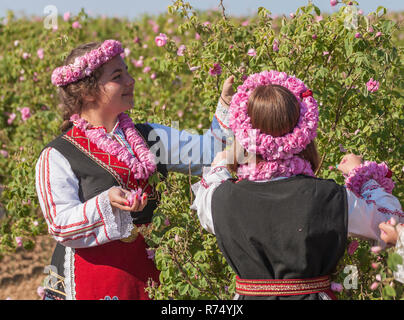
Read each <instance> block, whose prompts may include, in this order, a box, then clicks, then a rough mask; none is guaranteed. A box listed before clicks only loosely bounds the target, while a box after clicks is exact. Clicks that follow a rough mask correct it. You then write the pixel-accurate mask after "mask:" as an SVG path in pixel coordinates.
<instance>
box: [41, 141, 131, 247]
mask: <svg viewBox="0 0 404 320" xmlns="http://www.w3.org/2000/svg"><path fill="white" fill-rule="evenodd" d="M36 190H37V194H38V199H39V203H40V206H41V209H42V212H43V215H44V217H45V219H46V222H47V224H48V231H49V233H50V234H51V235H52V236H53V237H54V238H55V239H56V241H58V242H60V243H62V244H63V245H65V246H68V247H73V248H85V247H92V246H97V245H101V244H103V243H106V242H110V241H113V240H117V239H121V238H125V237H127V236H129V235H130V231H131V229H132V228H133V224H132V219H131V217H130V213H129V212H125V211H121V210H117V209H115V210H114V209H113V208H112V207H111V205H110V202H109V198H108V191H109V190H106V191H104V192H102V193H101V194H99V195H98V196H96V197H94V198H92V199H90V200H88V201H86V202H84V203H83V202H81V201H80V199H79V194H78V190H79V182H78V180H77V177H76V176H75V174H74V173H73V171H72V169H71V167H70V164H69V162H68V161H67V160H66V158H65V157H63V155H62V154H60V153H59V152H58V151H57V150H56V149H53V148H47V149H45V150H44V151H43V152H42V154H41V156H40V158H39V160H38V162H37V164H36Z"/></svg>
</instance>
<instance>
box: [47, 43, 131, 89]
mask: <svg viewBox="0 0 404 320" xmlns="http://www.w3.org/2000/svg"><path fill="white" fill-rule="evenodd" d="M122 52H124V50H123V48H122V44H121V43H120V42H119V41H117V40H105V41H104V42H103V44H102V45H101V46H100V47H99V48H97V49H94V50H92V51H90V52H88V53H86V54H84V55H83V56H81V57H77V58H76V59H75V60H74V63H72V64H69V65H66V66H61V67H59V68H56V69H55V70H54V71H53V72H52V77H51V79H52V83H53V84H54V85H55V86H57V87H61V86H65V85H67V84H69V83H73V82H76V81H78V80H80V79H83V78H85V77H88V76H90V75H91V74H92V73H93V71H94V70H96V69H98V68H99V67H100V66H101V65H103V64H104V63H106V62H108V61H110V60H111V59H112V58H114V57H115V56H117V55H118V54H121V53H122Z"/></svg>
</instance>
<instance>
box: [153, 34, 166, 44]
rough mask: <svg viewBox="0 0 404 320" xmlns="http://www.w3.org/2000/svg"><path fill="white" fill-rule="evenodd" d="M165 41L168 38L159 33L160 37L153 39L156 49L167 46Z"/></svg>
mask: <svg viewBox="0 0 404 320" xmlns="http://www.w3.org/2000/svg"><path fill="white" fill-rule="evenodd" d="M167 40H168V38H167V36H166V35H165V34H164V33H160V35H158V36H157V37H156V38H155V39H154V41H155V42H156V45H157V46H158V47H164V46H165V45H166V44H167Z"/></svg>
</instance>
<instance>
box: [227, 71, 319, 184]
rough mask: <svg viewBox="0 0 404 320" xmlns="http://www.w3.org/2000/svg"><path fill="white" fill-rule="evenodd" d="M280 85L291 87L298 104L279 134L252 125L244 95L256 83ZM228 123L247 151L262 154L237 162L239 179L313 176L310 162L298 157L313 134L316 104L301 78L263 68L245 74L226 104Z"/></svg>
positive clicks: (315, 125)
mask: <svg viewBox="0 0 404 320" xmlns="http://www.w3.org/2000/svg"><path fill="white" fill-rule="evenodd" d="M266 85H280V86H283V87H285V88H287V89H288V90H289V91H291V92H292V93H293V94H294V95H295V97H296V98H297V100H298V101H299V104H300V116H299V120H298V123H297V125H296V126H295V128H294V129H293V131H292V132H290V133H287V134H285V135H283V136H280V137H273V136H272V135H270V134H266V133H263V132H261V131H260V130H259V129H256V128H253V127H252V123H251V119H250V117H249V116H248V113H247V110H248V98H249V96H250V94H251V93H252V92H253V91H254V89H255V88H257V87H258V86H266ZM229 113H230V116H229V125H230V128H231V129H232V131H233V132H234V135H235V137H236V139H237V141H238V142H239V143H240V144H241V145H242V146H243V147H244V148H245V149H246V150H247V151H248V152H252V153H255V154H259V155H261V156H262V158H263V159H264V161H261V162H260V163H258V164H257V165H255V164H253V165H241V166H240V167H239V169H238V176H239V177H240V178H241V179H249V180H266V179H271V178H274V177H278V176H284V177H289V176H292V175H297V174H306V175H311V176H314V173H313V170H312V168H311V165H310V163H309V162H308V161H307V160H304V159H303V158H301V157H298V156H297V154H299V153H300V152H301V151H303V150H304V149H305V148H306V147H307V145H308V144H309V143H310V142H311V141H313V139H314V138H315V137H316V135H317V126H318V108H317V101H316V100H315V99H314V98H313V93H312V91H311V90H308V89H307V87H306V86H305V84H304V83H303V81H301V80H300V79H298V78H296V77H293V76H289V75H287V74H286V73H285V72H278V71H274V70H271V71H263V72H261V73H256V74H253V75H251V76H249V77H248V78H247V79H246V80H245V81H244V83H243V84H242V85H241V86H239V87H238V88H237V93H236V94H235V95H234V96H233V98H232V100H231V103H230V108H229Z"/></svg>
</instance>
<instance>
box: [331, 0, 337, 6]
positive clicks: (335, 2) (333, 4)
mask: <svg viewBox="0 0 404 320" xmlns="http://www.w3.org/2000/svg"><path fill="white" fill-rule="evenodd" d="M337 3H338V1H337V0H330V5H331V7H335V6H336V5H337Z"/></svg>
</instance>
